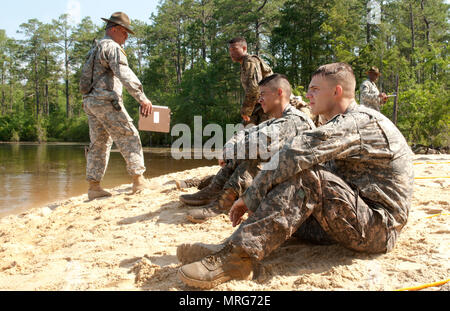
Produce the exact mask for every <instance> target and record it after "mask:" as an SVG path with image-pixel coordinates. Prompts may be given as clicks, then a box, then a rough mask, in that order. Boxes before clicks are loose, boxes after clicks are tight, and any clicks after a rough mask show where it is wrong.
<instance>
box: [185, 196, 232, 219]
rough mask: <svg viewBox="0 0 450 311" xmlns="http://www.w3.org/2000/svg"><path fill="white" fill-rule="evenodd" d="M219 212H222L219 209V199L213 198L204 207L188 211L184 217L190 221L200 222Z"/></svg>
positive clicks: (217, 214)
mask: <svg viewBox="0 0 450 311" xmlns="http://www.w3.org/2000/svg"><path fill="white" fill-rule="evenodd" d="M220 214H224V212H223V211H222V210H220V207H219V201H218V200H215V201H213V202H211V203H209V204H208V205H206V206H204V207H200V208H196V209H193V210H190V211H188V212H187V214H186V218H187V220H189V221H190V222H193V223H196V224H201V223H203V222H205V221H207V220H208V219H210V218H214V217H216V216H219V215H220Z"/></svg>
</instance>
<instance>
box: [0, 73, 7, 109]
mask: <svg viewBox="0 0 450 311" xmlns="http://www.w3.org/2000/svg"><path fill="white" fill-rule="evenodd" d="M6 110H7V109H6V94H5V71H4V70H2V99H1V105H0V114H4V113H5V112H6Z"/></svg>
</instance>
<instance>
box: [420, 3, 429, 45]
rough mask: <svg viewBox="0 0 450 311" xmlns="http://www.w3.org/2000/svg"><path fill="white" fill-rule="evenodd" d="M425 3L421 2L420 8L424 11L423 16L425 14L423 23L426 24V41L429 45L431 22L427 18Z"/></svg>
mask: <svg viewBox="0 0 450 311" xmlns="http://www.w3.org/2000/svg"><path fill="white" fill-rule="evenodd" d="M424 2H425V1H424V0H421V1H420V8H421V9H422V14H423V21H424V22H425V29H426V31H425V36H426V40H427V45H429V44H430V22H429V21H428V19H427V17H426V16H425V12H424V10H425V3H424Z"/></svg>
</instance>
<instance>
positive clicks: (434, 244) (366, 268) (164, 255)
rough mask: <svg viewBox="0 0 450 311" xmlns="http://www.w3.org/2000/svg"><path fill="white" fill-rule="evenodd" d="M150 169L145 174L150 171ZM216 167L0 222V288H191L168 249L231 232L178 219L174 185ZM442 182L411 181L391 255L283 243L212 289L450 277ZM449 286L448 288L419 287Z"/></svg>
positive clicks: (366, 284) (447, 167)
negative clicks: (246, 273) (252, 268)
mask: <svg viewBox="0 0 450 311" xmlns="http://www.w3.org/2000/svg"><path fill="white" fill-rule="evenodd" d="M449 162H450V156H449V155H417V156H415V165H414V169H415V175H416V177H446V176H447V177H448V176H450V164H449ZM150 169H151V168H150ZM218 169H219V167H218V166H212V167H202V168H197V169H192V170H188V171H184V172H179V173H172V174H168V175H164V176H161V177H158V178H153V179H152V182H157V183H159V184H160V185H161V187H160V188H159V189H157V190H145V191H143V192H142V193H140V194H138V195H130V194H129V193H130V192H131V185H130V184H128V185H122V186H119V187H116V188H113V189H110V190H111V191H112V193H113V196H112V197H111V198H105V199H100V200H94V201H88V199H87V195H82V196H79V197H74V198H70V199H68V200H64V201H61V202H56V203H54V204H50V205H47V206H45V207H42V208H37V209H33V210H30V211H27V212H25V213H22V214H20V215H12V216H7V217H4V218H2V219H0V289H1V290H132V291H133V290H169V291H170V290H174V291H179V290H192V288H190V287H187V286H185V285H184V284H183V283H182V282H181V281H179V280H178V278H177V276H176V274H177V270H178V268H179V267H180V263H179V262H178V260H177V257H176V248H177V246H178V245H180V244H182V243H189V242H204V243H219V242H221V241H222V240H223V239H225V238H226V237H228V236H229V235H230V234H231V233H232V232H233V231H234V229H233V228H232V227H231V224H230V222H229V220H228V217H227V216H225V215H222V216H220V217H217V218H214V219H211V220H209V221H207V222H205V223H203V224H191V223H190V222H188V221H187V220H186V219H185V213H186V212H187V211H188V210H189V208H190V207H188V206H186V205H184V204H182V203H181V202H180V201H179V200H178V197H179V195H180V194H183V193H194V192H196V191H197V189H196V188H190V189H187V190H185V191H180V190H177V189H176V187H175V186H174V184H173V183H170V181H171V180H174V179H186V178H191V177H199V176H206V175H208V174H214V173H216V172H217V171H218ZM449 186H450V179H449V178H433V179H416V180H415V186H414V197H413V202H412V209H411V213H410V216H409V220H408V224H407V225H406V227H405V228H404V229H403V231H402V234H401V235H400V238H399V240H398V241H397V244H396V246H395V248H394V249H393V251H391V252H390V253H387V254H381V255H368V254H362V253H357V252H353V251H350V250H347V249H345V248H343V247H341V246H339V245H330V246H318V245H311V244H306V243H304V242H300V241H296V240H291V241H288V242H286V243H285V244H284V245H283V246H282V247H281V248H279V249H278V250H276V251H274V252H273V253H272V254H271V255H270V256H269V257H268V258H266V259H264V260H263V261H262V262H261V263H260V264H259V265H258V269H257V273H255V278H254V279H253V280H251V281H236V280H235V281H231V282H228V283H225V284H222V285H220V286H218V287H216V288H215V289H214V290H288V291H291V290H306V291H308V290H395V289H399V288H403V287H410V286H417V285H421V284H425V283H432V282H437V281H442V280H445V279H448V278H449V277H450V265H449V255H450V246H449V245H450V243H449V237H450V227H449V219H450V218H449V215H448V214H449V212H450V191H449V189H450V187H449ZM449 289H450V283H447V284H445V285H442V286H439V287H431V288H427V290H445V291H448V290H449Z"/></svg>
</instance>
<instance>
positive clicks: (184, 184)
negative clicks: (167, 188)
mask: <svg viewBox="0 0 450 311" xmlns="http://www.w3.org/2000/svg"><path fill="white" fill-rule="evenodd" d="M200 182H201V180H200V179H198V178H191V179H185V180H175V184H176V185H177V189H178V190H181V189H184V188H193V187H197V186H198V185H200Z"/></svg>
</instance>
